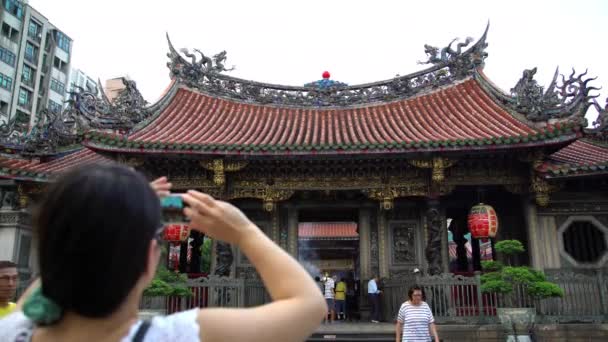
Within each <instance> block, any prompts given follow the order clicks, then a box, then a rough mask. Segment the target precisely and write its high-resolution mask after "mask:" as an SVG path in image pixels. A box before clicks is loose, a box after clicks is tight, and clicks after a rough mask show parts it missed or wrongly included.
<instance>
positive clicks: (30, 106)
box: [19, 101, 32, 113]
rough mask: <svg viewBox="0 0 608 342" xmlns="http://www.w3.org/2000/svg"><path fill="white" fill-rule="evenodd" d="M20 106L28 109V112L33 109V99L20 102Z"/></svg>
mask: <svg viewBox="0 0 608 342" xmlns="http://www.w3.org/2000/svg"><path fill="white" fill-rule="evenodd" d="M19 108H21V109H24V110H26V111H27V112H28V113H29V112H30V111H31V110H32V101H29V102H27V103H24V104H21V103H19Z"/></svg>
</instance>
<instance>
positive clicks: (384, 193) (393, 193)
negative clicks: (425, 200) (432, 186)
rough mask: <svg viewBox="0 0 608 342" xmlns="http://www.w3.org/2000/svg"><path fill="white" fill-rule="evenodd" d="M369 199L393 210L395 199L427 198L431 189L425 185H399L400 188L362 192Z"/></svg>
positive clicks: (389, 187)
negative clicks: (409, 197)
mask: <svg viewBox="0 0 608 342" xmlns="http://www.w3.org/2000/svg"><path fill="white" fill-rule="evenodd" d="M362 191H363V193H364V194H365V195H367V197H369V198H371V199H373V200H376V201H379V202H380V208H382V209H383V210H391V209H393V207H394V203H393V202H394V200H395V198H399V197H408V196H427V195H428V194H429V188H428V185H427V184H424V183H410V184H399V185H398V186H391V185H390V184H389V185H386V186H385V187H383V188H376V189H364V190H362Z"/></svg>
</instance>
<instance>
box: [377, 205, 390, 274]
mask: <svg viewBox="0 0 608 342" xmlns="http://www.w3.org/2000/svg"><path fill="white" fill-rule="evenodd" d="M386 214H387V212H386V210H382V209H381V210H380V211H379V212H378V268H379V270H380V274H379V276H380V278H388V276H389V274H388V258H387V254H388V242H387V241H386V240H387V231H388V220H387V217H386V216H387V215H386Z"/></svg>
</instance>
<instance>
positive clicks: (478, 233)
mask: <svg viewBox="0 0 608 342" xmlns="http://www.w3.org/2000/svg"><path fill="white" fill-rule="evenodd" d="M469 231H470V232H471V236H473V238H475V239H484V240H485V239H487V238H493V237H495V236H496V232H497V231H498V217H497V216H496V211H494V208H492V207H491V206H489V205H487V204H483V203H479V204H477V205H475V206H473V208H471V211H470V212H469Z"/></svg>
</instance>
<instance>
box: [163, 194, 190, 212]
mask: <svg viewBox="0 0 608 342" xmlns="http://www.w3.org/2000/svg"><path fill="white" fill-rule="evenodd" d="M160 205H161V208H162V209H163V210H181V209H184V206H185V203H184V200H183V199H182V194H171V195H169V196H165V197H163V198H161V200H160Z"/></svg>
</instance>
